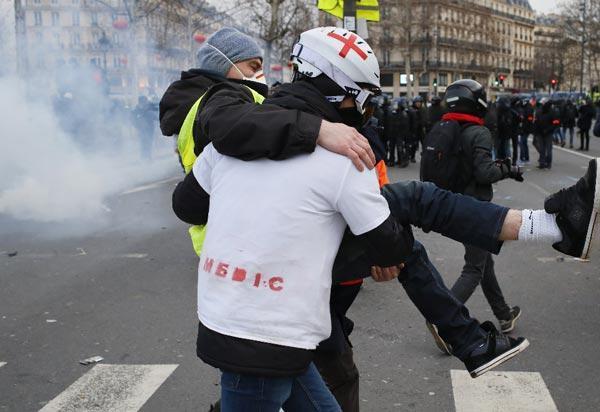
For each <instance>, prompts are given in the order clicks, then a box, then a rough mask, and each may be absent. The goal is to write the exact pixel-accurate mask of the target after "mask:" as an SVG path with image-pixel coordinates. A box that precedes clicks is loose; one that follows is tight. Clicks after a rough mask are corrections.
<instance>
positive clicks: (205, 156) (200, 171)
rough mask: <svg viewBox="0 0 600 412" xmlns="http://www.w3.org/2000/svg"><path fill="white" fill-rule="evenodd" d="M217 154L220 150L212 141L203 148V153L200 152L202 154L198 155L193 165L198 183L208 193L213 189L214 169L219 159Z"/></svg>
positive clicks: (193, 171)
mask: <svg viewBox="0 0 600 412" xmlns="http://www.w3.org/2000/svg"><path fill="white" fill-rule="evenodd" d="M217 156H218V152H217V151H216V150H215V148H214V147H213V145H212V143H211V144H209V145H208V146H206V147H205V148H204V150H202V153H200V156H198V158H197V159H196V161H195V162H194V166H193V167H192V173H193V174H194V177H195V178H196V180H197V181H198V184H199V185H200V186H202V189H204V191H205V192H206V193H208V194H210V192H211V190H212V184H211V183H212V179H211V176H212V169H213V167H214V166H215V163H216V161H217Z"/></svg>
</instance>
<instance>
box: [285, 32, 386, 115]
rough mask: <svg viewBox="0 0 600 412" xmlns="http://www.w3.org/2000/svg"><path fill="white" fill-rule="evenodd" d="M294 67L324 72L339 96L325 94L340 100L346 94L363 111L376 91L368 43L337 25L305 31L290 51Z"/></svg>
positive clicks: (375, 73)
mask: <svg viewBox="0 0 600 412" xmlns="http://www.w3.org/2000/svg"><path fill="white" fill-rule="evenodd" d="M291 60H292V63H293V64H294V65H295V67H296V71H297V72H298V73H301V74H303V75H305V76H308V77H317V76H319V75H320V74H324V75H326V76H327V77H329V78H330V79H331V80H333V81H334V82H335V83H336V84H337V85H338V86H340V87H341V88H342V90H345V91H346V94H345V95H342V96H327V99H328V100H329V101H331V102H340V101H342V100H343V99H344V97H346V96H347V95H350V96H352V97H354V100H355V101H356V108H357V110H358V111H359V112H360V113H364V110H365V108H366V105H367V102H368V100H369V98H370V97H371V96H372V95H374V94H379V92H380V87H381V86H380V83H379V63H378V62H377V58H376V57H375V54H374V53H373V50H372V49H371V47H370V46H369V45H368V44H367V42H366V41H364V40H363V39H361V38H360V37H359V36H357V35H356V34H354V33H352V32H350V31H348V30H346V29H341V28H338V27H318V28H316V29H311V30H308V31H305V32H304V33H302V34H301V35H300V40H299V41H298V43H297V44H296V45H294V49H293V51H292V56H291Z"/></svg>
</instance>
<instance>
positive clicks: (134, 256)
mask: <svg viewBox="0 0 600 412" xmlns="http://www.w3.org/2000/svg"><path fill="white" fill-rule="evenodd" d="M119 257H124V258H129V259H143V258H145V257H148V254H147V253H125V254H123V255H119Z"/></svg>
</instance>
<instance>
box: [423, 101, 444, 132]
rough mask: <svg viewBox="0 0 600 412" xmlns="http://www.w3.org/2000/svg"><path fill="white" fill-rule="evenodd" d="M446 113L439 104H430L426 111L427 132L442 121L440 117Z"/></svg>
mask: <svg viewBox="0 0 600 412" xmlns="http://www.w3.org/2000/svg"><path fill="white" fill-rule="evenodd" d="M445 113H446V109H445V108H444V106H442V104H441V103H438V104H432V105H431V106H429V108H428V109H427V132H429V131H430V130H431V129H432V128H433V126H435V125H436V124H437V123H439V121H440V120H442V116H443V115H444V114H445Z"/></svg>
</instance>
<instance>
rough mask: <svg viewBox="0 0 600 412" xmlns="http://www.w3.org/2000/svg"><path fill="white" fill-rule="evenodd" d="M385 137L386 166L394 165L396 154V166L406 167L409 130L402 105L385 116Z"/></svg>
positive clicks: (408, 122) (408, 121) (408, 123)
mask: <svg viewBox="0 0 600 412" xmlns="http://www.w3.org/2000/svg"><path fill="white" fill-rule="evenodd" d="M387 120H388V121H387V125H386V127H385V135H386V140H387V144H388V145H387V146H388V158H387V164H388V166H395V165H396V154H398V165H399V166H400V167H406V166H408V155H407V153H406V141H407V137H408V136H409V134H408V133H407V131H408V130H409V129H410V120H409V117H408V113H407V112H406V110H404V107H403V106H402V105H397V106H395V107H394V108H393V109H392V110H390V112H389V113H388V115H387Z"/></svg>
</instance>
